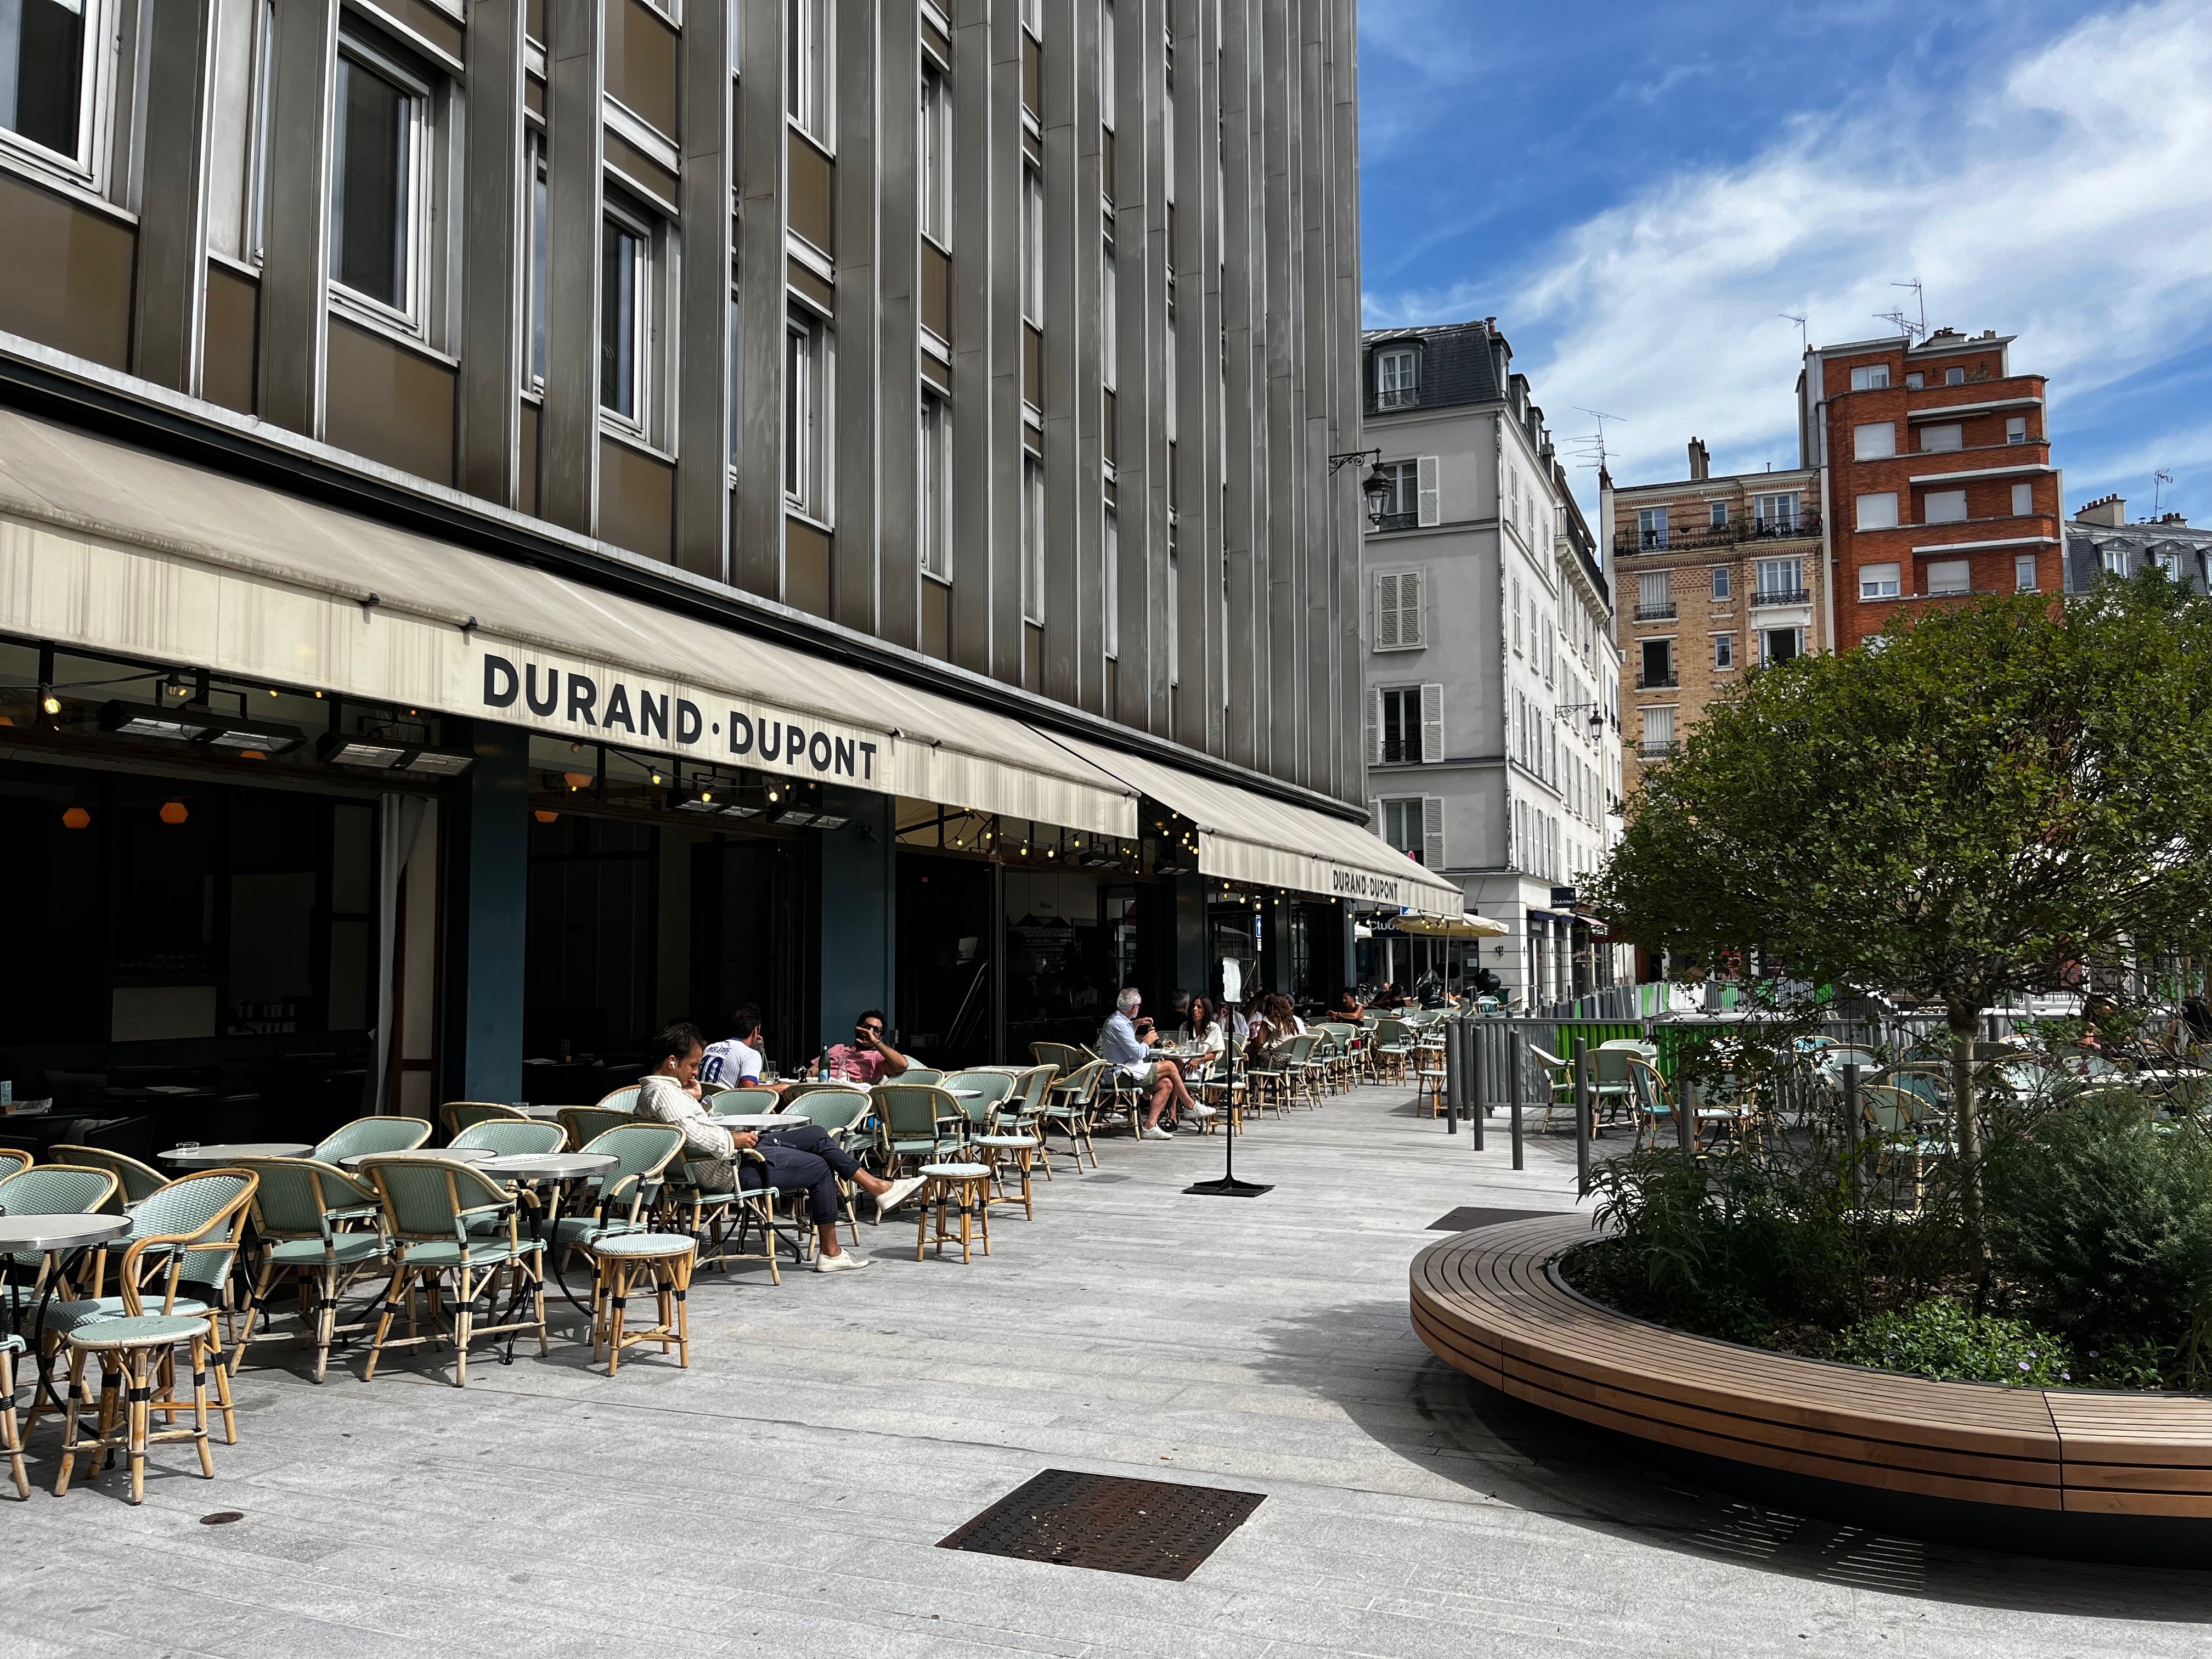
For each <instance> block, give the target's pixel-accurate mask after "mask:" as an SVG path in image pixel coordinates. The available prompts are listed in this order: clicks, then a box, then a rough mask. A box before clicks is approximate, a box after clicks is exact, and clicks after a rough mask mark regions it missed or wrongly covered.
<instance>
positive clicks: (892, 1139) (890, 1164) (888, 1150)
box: [872, 1083, 968, 1176]
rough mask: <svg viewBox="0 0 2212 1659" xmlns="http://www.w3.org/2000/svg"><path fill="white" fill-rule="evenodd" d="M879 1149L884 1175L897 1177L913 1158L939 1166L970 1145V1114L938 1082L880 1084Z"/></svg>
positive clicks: (877, 1098) (877, 1093)
mask: <svg viewBox="0 0 2212 1659" xmlns="http://www.w3.org/2000/svg"><path fill="white" fill-rule="evenodd" d="M872 1094H873V1096H874V1098H875V1103H876V1122H877V1131H876V1134H877V1142H876V1144H877V1148H878V1152H880V1153H881V1155H882V1158H883V1162H884V1174H885V1175H886V1176H896V1174H897V1172H898V1170H899V1168H900V1166H901V1165H902V1164H904V1163H906V1162H907V1161H908V1160H909V1159H911V1160H913V1161H915V1163H918V1164H938V1163H944V1162H945V1161H947V1160H950V1159H952V1158H957V1157H958V1156H959V1155H960V1154H961V1153H962V1152H963V1151H964V1150H965V1149H966V1146H967V1142H968V1114H967V1113H966V1112H964V1111H963V1110H962V1109H961V1104H960V1101H959V1099H958V1097H957V1096H954V1095H952V1094H951V1093H948V1092H947V1091H945V1089H944V1088H943V1087H942V1086H940V1085H937V1084H934V1083H878V1085H876V1086H875V1088H874V1090H873V1091H872Z"/></svg>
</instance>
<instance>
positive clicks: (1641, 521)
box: [1636, 507, 1667, 547]
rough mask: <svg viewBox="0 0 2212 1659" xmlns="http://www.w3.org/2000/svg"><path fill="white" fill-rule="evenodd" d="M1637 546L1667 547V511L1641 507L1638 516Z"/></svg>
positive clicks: (1662, 508)
mask: <svg viewBox="0 0 2212 1659" xmlns="http://www.w3.org/2000/svg"><path fill="white" fill-rule="evenodd" d="M1636 544H1637V545H1638V546H1639V547H1664V546H1666V545H1667V509H1666V508H1665V507H1639V508H1638V510H1637V513H1636Z"/></svg>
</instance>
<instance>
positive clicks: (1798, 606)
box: [1598, 438, 1834, 793]
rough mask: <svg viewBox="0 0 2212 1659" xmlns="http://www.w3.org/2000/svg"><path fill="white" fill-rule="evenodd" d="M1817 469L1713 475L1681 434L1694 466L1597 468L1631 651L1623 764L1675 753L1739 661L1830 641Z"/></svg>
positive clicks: (1630, 778)
mask: <svg viewBox="0 0 2212 1659" xmlns="http://www.w3.org/2000/svg"><path fill="white" fill-rule="evenodd" d="M1598 500H1599V508H1598V522H1599V533H1600V535H1601V537H1602V538H1604V539H1605V540H1606V542H1607V544H1609V545H1610V546H1611V547H1612V549H1613V572H1614V574H1615V577H1616V579H1617V580H1618V581H1619V582H1620V592H1621V596H1622V600H1621V608H1622V611H1623V616H1624V620H1625V622H1626V626H1625V627H1624V628H1623V629H1622V635H1623V639H1622V649H1623V653H1624V655H1625V656H1626V664H1625V665H1624V668H1623V678H1624V680H1625V682H1626V683H1625V684H1624V685H1623V687H1622V691H1623V701H1624V702H1625V704H1626V707H1625V708H1624V709H1623V711H1622V712H1623V720H1624V741H1625V744H1626V757H1625V760H1624V769H1625V774H1626V788H1627V791H1628V792H1629V793H1634V791H1635V789H1636V787H1637V783H1638V780H1639V777H1640V775H1641V767H1642V766H1643V764H1644V763H1646V762H1648V761H1651V760H1656V759H1662V758H1664V757H1666V756H1668V755H1669V754H1671V753H1673V752H1674V745H1675V744H1678V743H1679V742H1680V741H1681V739H1682V738H1683V737H1684V736H1685V735H1686V733H1687V732H1689V730H1690V729H1691V728H1692V726H1696V725H1697V723H1698V721H1699V718H1700V717H1701V716H1702V715H1703V714H1704V713H1705V705H1706V704H1707V703H1708V702H1711V699H1712V698H1713V697H1714V696H1716V695H1717V694H1718V693H1719V692H1721V691H1722V690H1725V689H1726V688H1727V687H1729V686H1731V685H1735V684H1740V683H1741V680H1742V678H1743V676H1744V673H1745V671H1747V670H1748V669H1751V668H1755V667H1761V666H1764V665H1766V664H1768V663H1772V662H1783V661H1787V660H1788V659H1790V658H1792V657H1795V656H1798V655H1801V654H1802V653H1805V652H1808V651H1826V650H1830V649H1832V648H1833V646H1834V641H1833V639H1832V636H1831V635H1830V634H1829V632H1828V618H1829V615H1830V608H1829V605H1828V603H1827V600H1828V595H1827V568H1826V559H1825V558H1824V557H1823V556H1822V552H1821V544H1820V537H1821V531H1822V526H1823V522H1824V521H1823V519H1822V515H1821V513H1820V507H1819V506H1818V503H1819V501H1820V473H1819V471H1818V470H1817V469H1814V468H1802V469H1799V470H1796V471H1785V472H1776V471H1765V472H1747V473H1737V474H1731V475H1723V476H1722V477H1713V476H1711V458H1710V456H1709V455H1708V453H1707V452H1706V449H1705V445H1704V443H1703V442H1701V441H1699V440H1698V439H1695V438H1692V439H1691V440H1690V445H1689V476H1688V477H1686V478H1681V479H1677V480H1674V481H1673V482H1670V483H1649V484H1632V485H1626V486H1623V485H1618V484H1616V483H1613V479H1612V477H1610V476H1609V475H1603V474H1601V476H1600V478H1599V496H1598Z"/></svg>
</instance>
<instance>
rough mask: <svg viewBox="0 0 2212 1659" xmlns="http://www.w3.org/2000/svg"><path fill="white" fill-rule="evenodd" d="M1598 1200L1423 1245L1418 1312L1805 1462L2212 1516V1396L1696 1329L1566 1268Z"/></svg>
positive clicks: (1522, 1383) (1600, 1398) (1730, 1447)
mask: <svg viewBox="0 0 2212 1659" xmlns="http://www.w3.org/2000/svg"><path fill="white" fill-rule="evenodd" d="M1589 1237H1590V1233H1589V1221H1588V1218H1585V1217H1583V1216H1566V1217H1558V1218H1554V1217H1546V1218H1543V1219H1541V1220H1534V1221H1515V1222H1508V1223H1505V1224H1504V1225H1499V1226H1494V1227H1486V1228H1483V1229H1481V1230H1480V1231H1475V1232H1471V1233H1461V1234H1459V1235H1457V1236H1455V1237H1451V1238H1448V1239H1444V1240H1443V1241H1441V1242H1440V1243H1436V1244H1432V1245H1431V1246H1430V1247H1429V1248H1428V1249H1425V1250H1423V1251H1422V1252H1421V1253H1420V1255H1418V1256H1416V1257H1415V1258H1414V1260H1413V1271H1412V1296H1413V1328H1414V1330H1415V1331H1416V1332H1418V1333H1419V1335H1420V1338H1421V1340H1422V1341H1424V1342H1425V1343H1426V1344H1427V1345H1428V1346H1429V1347H1430V1349H1431V1351H1432V1352H1435V1353H1436V1354H1437V1357H1438V1358H1441V1359H1443V1360H1444V1361H1445V1362H1446V1363H1447V1364H1451V1365H1454V1366H1456V1367H1457V1368H1458V1369H1459V1370H1462V1371H1465V1372H1466V1373H1467V1374H1468V1376H1473V1377H1475V1378H1477V1379H1479V1380H1480V1381H1481V1382H1484V1383H1488V1384H1489V1385H1490V1386H1491V1387H1492V1388H1494V1389H1498V1390H1500V1391H1501V1392H1503V1393H1505V1394H1509V1395H1512V1396H1514V1397H1515V1398H1516V1399H1518V1400H1525V1401H1528V1402H1529V1403H1530V1404H1532V1405H1537V1406H1542V1407H1547V1408H1548V1409H1550V1410H1553V1411H1556V1412H1561V1413H1565V1414H1566V1415H1567V1416H1570V1417H1575V1418H1579V1419H1582V1420H1583V1421H1584V1422H1587V1423H1591V1424H1595V1425H1598V1426H1600V1427H1602V1428H1607V1429H1613V1430H1617V1431H1620V1432H1622V1433H1625V1434H1630V1435H1634V1436H1637V1437H1640V1438H1642V1439H1645V1440H1651V1441H1656V1442H1659V1443H1662V1444H1664V1445H1668V1446H1674V1447H1678V1448H1680V1449H1684V1450H1687V1451H1692V1452H1698V1453H1703V1454H1705V1455H1711V1456H1714V1457H1720V1458H1726V1459H1729V1460H1731V1461H1734V1462H1741V1463H1749V1464H1753V1465H1756V1466H1759V1467H1760V1468H1767V1469H1772V1470H1777V1471H1780V1472H1782V1473H1784V1474H1791V1475H1802V1476H1811V1477H1814V1478H1817V1479H1820V1480H1835V1481H1842V1482H1845V1483H1847V1484H1850V1485H1852V1486H1863V1487H1872V1488H1876V1489H1879V1490H1881V1491H1885V1492H1897V1493H1900V1494H1904V1493H1910V1494H1912V1495H1914V1496H1916V1497H1919V1498H1938V1499H1953V1500H1962V1501H1965V1502H1967V1503H1973V1504H1997V1505H2001V1506H2004V1507H2006V1508H2009V1509H2013V1510H2038V1511H2045V1512H2048V1513H2051V1514H2059V1513H2064V1514H2076V1515H2106V1516H2174V1517H2181V1516H2188V1517H2198V1518H2207V1517H2212V1399H2205V1398H2203V1397H2201V1396H2197V1395H2147V1394H2093V1393H2088V1392H2086V1391H2078V1390H2066V1389H2007V1388H2001V1387H1999V1386H1997V1385H1996V1384H1994V1383H1936V1382H1931V1381H1929V1380H1928V1379H1927V1378H1925V1377H1917V1376H1897V1375H1894V1374H1893V1373H1890V1372H1887V1371H1870V1370H1864V1369H1863V1368H1861V1367H1859V1366H1856V1365H1838V1364H1828V1363H1826V1362H1825V1361H1822V1360H1815V1359H1801V1358H1796V1357H1794V1356H1792V1355H1789V1354H1779V1353H1770V1352H1765V1351H1764V1350H1761V1349H1757V1348H1747V1347H1741V1346H1736V1345H1735V1344H1733V1343H1728V1342H1718V1341H1714V1340H1710V1339H1708V1338H1705V1337H1699V1336H1692V1335H1689V1334H1686V1333H1684V1332H1681V1331H1674V1330H1669V1329H1668V1328H1665V1327H1663V1326H1659V1325H1654V1324H1651V1323H1650V1322H1647V1321H1644V1320H1640V1319H1634V1318H1632V1317H1630V1316H1628V1315H1626V1314H1623V1313H1619V1312H1616V1311H1614V1310H1612V1309H1610V1308H1605V1307H1601V1306H1600V1305H1599V1304H1596V1303H1595V1302H1592V1301H1590V1300H1589V1298H1588V1297H1583V1296H1581V1295H1578V1294H1577V1293H1576V1292H1575V1291H1572V1290H1571V1289H1569V1288H1568V1287H1567V1286H1565V1285H1563V1284H1561V1283H1559V1280H1558V1279H1555V1278H1553V1275H1552V1273H1551V1272H1550V1271H1549V1269H1550V1266H1551V1264H1552V1262H1553V1261H1554V1260H1556V1259H1557V1258H1558V1257H1559V1255H1562V1254H1563V1253H1564V1252H1565V1251H1566V1250H1567V1249H1570V1248H1571V1247H1572V1246H1573V1245H1575V1244H1577V1243H1583V1242H1584V1241H1586V1240H1587V1239H1589Z"/></svg>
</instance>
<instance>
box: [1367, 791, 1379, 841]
mask: <svg viewBox="0 0 2212 1659" xmlns="http://www.w3.org/2000/svg"><path fill="white" fill-rule="evenodd" d="M1367 827H1368V828H1369V829H1372V830H1373V831H1374V832H1375V833H1376V835H1377V836H1380V835H1381V834H1382V833H1383V803H1382V802H1381V801H1379V800H1377V799H1376V798H1375V797H1374V796H1372V795H1370V796H1369V797H1368V798H1367Z"/></svg>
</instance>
